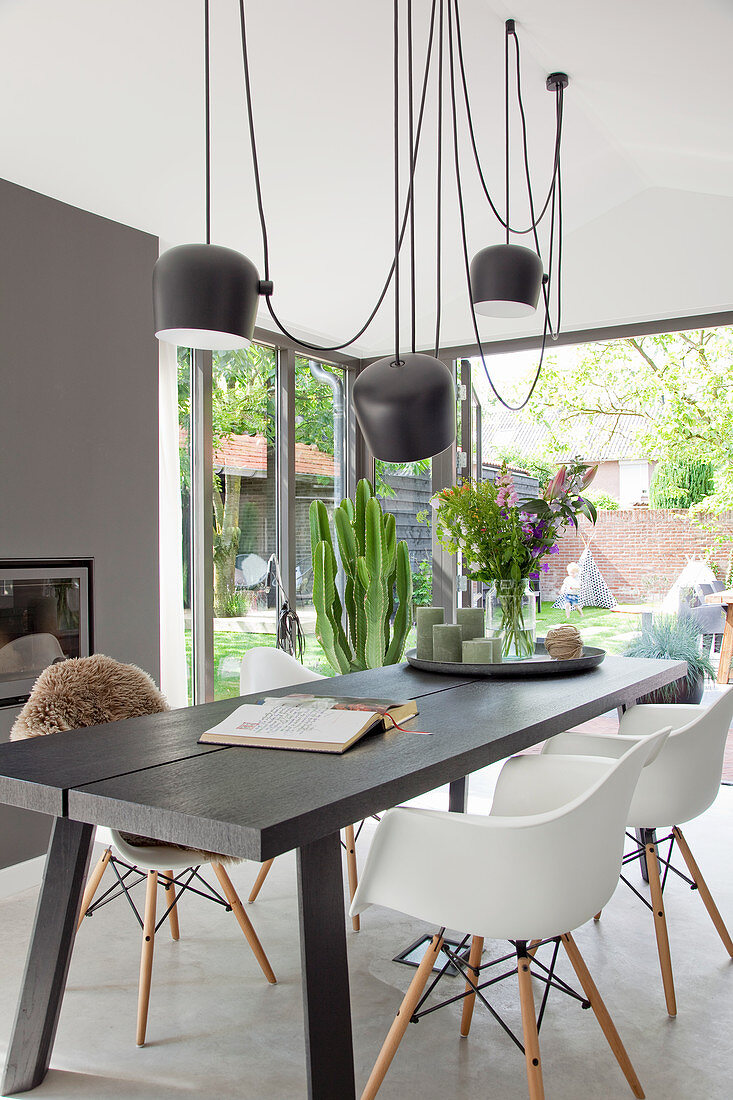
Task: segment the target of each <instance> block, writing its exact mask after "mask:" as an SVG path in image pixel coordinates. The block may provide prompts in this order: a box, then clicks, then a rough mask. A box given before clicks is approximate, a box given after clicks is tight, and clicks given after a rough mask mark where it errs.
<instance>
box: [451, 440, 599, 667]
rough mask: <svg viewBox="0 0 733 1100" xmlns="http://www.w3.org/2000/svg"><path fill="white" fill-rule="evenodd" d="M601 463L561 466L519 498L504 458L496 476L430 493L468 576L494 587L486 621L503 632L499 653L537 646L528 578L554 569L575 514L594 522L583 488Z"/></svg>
mask: <svg viewBox="0 0 733 1100" xmlns="http://www.w3.org/2000/svg"><path fill="white" fill-rule="evenodd" d="M597 469H598V466H597V465H595V466H590V465H588V464H587V463H584V462H580V461H577V460H576V461H575V462H572V463H569V464H568V465H565V466H561V467H560V469H559V470H558V472H557V473H556V474H555V476H554V477H553V478H552V479H551V481H550V482H549V484H548V485H547V488H546V489H545V491H544V493H543V494H542V496H541V497H537V498H534V499H531V500H522V501H520V499H519V496H518V494H517V492H516V489H515V487H514V482H513V480H512V476H511V474H510V473H509V471H508V470H507V467H506V463H505V464H504V465H503V466H502V468H501V472H500V474H499V476H498V477H497V479H496V481H495V482H491V481H480V482H474V481H466V482H464V483H463V484H462V485H457V486H456V487H455V488H450V489H443V490H442V492H440V493H438V494H436V496H435V497H434V498H433V504H434V506H435V507H436V508H437V518H436V532H437V537H438V540H439V542H440V544H441V546H442V547H443V548H444V549H445V550H449V551H450V552H451V553H454V554H455V553H458V552H459V551H460V553H461V554H462V555H463V560H464V562H465V563H466V565H467V567H468V568H467V572H468V576H469V578H470V579H471V580H475V581H481V582H483V583H484V584H487V585H489V586H490V588H489V593H488V611H489V615H488V621H489V628H490V629H491V630H492V631H496V630H499V631H500V632H501V637H502V655H503V657H508V658H512V657H514V658H526V657H532V656H533V655H534V652H535V640H536V621H537V596H536V593H535V592H533V591H532V589H531V587H530V581H531V580H533V579H536V578H539V575H540V572H541V571H542V572H545V573H546V572H547V570H548V569H549V563H548V560H547V559H548V558H549V557H550V555H552V554H557V553H558V546H557V542H558V539H559V537H560V536H561V534H562V533H563V531H564V530H565V529H566V528H567V527H570V526H572V527H575V528H577V526H578V516H581V515H582V516H585V517H586V519H588V520H589V521H590V522H591V523H595V521H596V509H595V506H594V505H593V504H592V502H591V501H590V500H588V499H587V498H586V497H585V495H584V493H585V489H586V487H587V486H588V485H590V483H591V481H592V480H593V478H594V477H595V474H596V471H597Z"/></svg>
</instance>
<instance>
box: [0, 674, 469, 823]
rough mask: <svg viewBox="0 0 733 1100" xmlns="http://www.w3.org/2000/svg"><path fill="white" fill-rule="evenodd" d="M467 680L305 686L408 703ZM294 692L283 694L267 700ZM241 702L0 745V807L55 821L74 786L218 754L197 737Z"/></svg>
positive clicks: (391, 679)
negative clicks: (35, 813)
mask: <svg viewBox="0 0 733 1100" xmlns="http://www.w3.org/2000/svg"><path fill="white" fill-rule="evenodd" d="M471 680H472V677H468V676H466V677H463V676H452V677H436V676H434V675H431V674H430V673H425V672H419V671H418V670H416V669H411V668H409V666H407V665H391V666H390V667H389V668H382V669H369V670H367V671H365V672H357V673H352V674H351V675H349V676H339V677H333V678H332V679H328V678H327V679H324V680H316V681H313V682H312V683H308V684H307V685H306V686H307V690H308V691H309V692H312V693H314V694H319V695H365V696H369V695H371V696H376V697H382V696H385V695H386V696H387V697H389V698H395V699H402V698H406V699H407V698H409V699H414V698H419V697H420V696H421V695H425V694H428V693H432V692H437V691H445V690H448V689H450V688H451V687H454V686H456V685H458V684H463V683H470V682H471ZM296 690H298V689H297V688H282V689H280V690H279V691H271V692H267V694H268V695H281V694H287V693H288V692H292V691H296ZM262 695H263V693H262V692H257V693H256V694H254V695H251V696H248V697H247V698H249V699H259V698H261V697H262ZM243 701H244V698H241V699H220V700H218V701H217V702H215V703H206V704H203V705H201V706H196V707H186V708H184V709H182V710H175V711H166V712H165V713H163V714H153V715H145V716H142V717H139V718H127V719H125V720H123V721H120V722H113V723H107V724H106V725H103V726H88V727H86V728H84V729H81V730H68V731H65V732H62V733H55V734H53V735H52V736H48V737H35V738H31V739H29V740H26V741H14V742H9V743H7V744H3V745H0V802H5V803H7V804H9V805H11V806H19V807H21V808H22V809H26V810H38V811H39V812H41V813H47V814H52V815H54V816H57V817H60V816H64V815H65V814H66V802H67V797H66V796H67V792H68V791H69V790H70V789H71V788H72V787H79V786H83V785H85V784H87V783H94V782H96V781H99V780H102V779H110V778H112V777H113V776H116V775H124V774H129V773H131V772H135V771H141V770H144V769H145V768H151V767H158V766H159V765H161V764H168V763H172V762H174V761H177V760H184V759H188V758H189V757H195V756H200V755H206V754H209V753H212V752H220V751H221V746H217V745H199V744H197V742H198V739H199V737H200V736H201V734H202V733H203V732H204V731H205V730H207V729H210V728H211V727H212V726H214V725H216V724H217V722H220V721H222V719H224V718H225V717H226V716H227V715H228V714H230V713H231V712H232V710H234V709H235V707H237V706H239V705H240V704H241V703H242V702H243Z"/></svg>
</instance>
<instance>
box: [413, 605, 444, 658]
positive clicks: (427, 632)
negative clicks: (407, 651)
mask: <svg viewBox="0 0 733 1100" xmlns="http://www.w3.org/2000/svg"><path fill="white" fill-rule="evenodd" d="M444 619H445V611H444V610H443V608H442V607H418V608H416V621H417V656H418V658H419V660H421V661H432V659H433V627H434V626H435V625H436V624H438V623H442V622H443V620H444Z"/></svg>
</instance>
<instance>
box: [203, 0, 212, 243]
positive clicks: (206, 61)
mask: <svg viewBox="0 0 733 1100" xmlns="http://www.w3.org/2000/svg"><path fill="white" fill-rule="evenodd" d="M210 53H211V50H210V46H209V0H204V86H205V91H204V99H205V102H206V243H207V244H211V87H210V84H211V81H210V71H209V70H210Z"/></svg>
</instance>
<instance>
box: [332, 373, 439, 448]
mask: <svg viewBox="0 0 733 1100" xmlns="http://www.w3.org/2000/svg"><path fill="white" fill-rule="evenodd" d="M352 395H353V400H354V411H355V412H356V419H357V420H358V421H359V427H360V428H361V430H362V433H363V435H364V438H365V439H366V441H367V445H368V447H369V450H370V451H371V452H372V454H373V455H374V457H375V458H379V459H381V460H382V461H383V462H416V461H417V460H418V459H421V458H432V456H433V455H437V454H440V452H441V451H444V450H445V449H446V447H450V445H451V443H452V442H453V440H454V439H455V437H456V387H455V384H454V382H453V377H452V375H451V372H450V371H449V370H448V368H447V367H446V365H445V363H441V361H440V360H439V359H436V358H435V357H434V356H432V355H423V354H420V353H419V352H417V353H415V352H412V353H406V354H404V353H403V355H401V356H400V358H399V360H397V359H396V358H395V356H394V355H388V356H386V358H384V359H377V361H376V362H374V363H371V364H370V366H368V367H367V368H366V369H365V370H363V371H362V372H361V374H359V376H358V377H357V379H356V381H355V382H354V388H353V391H352Z"/></svg>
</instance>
